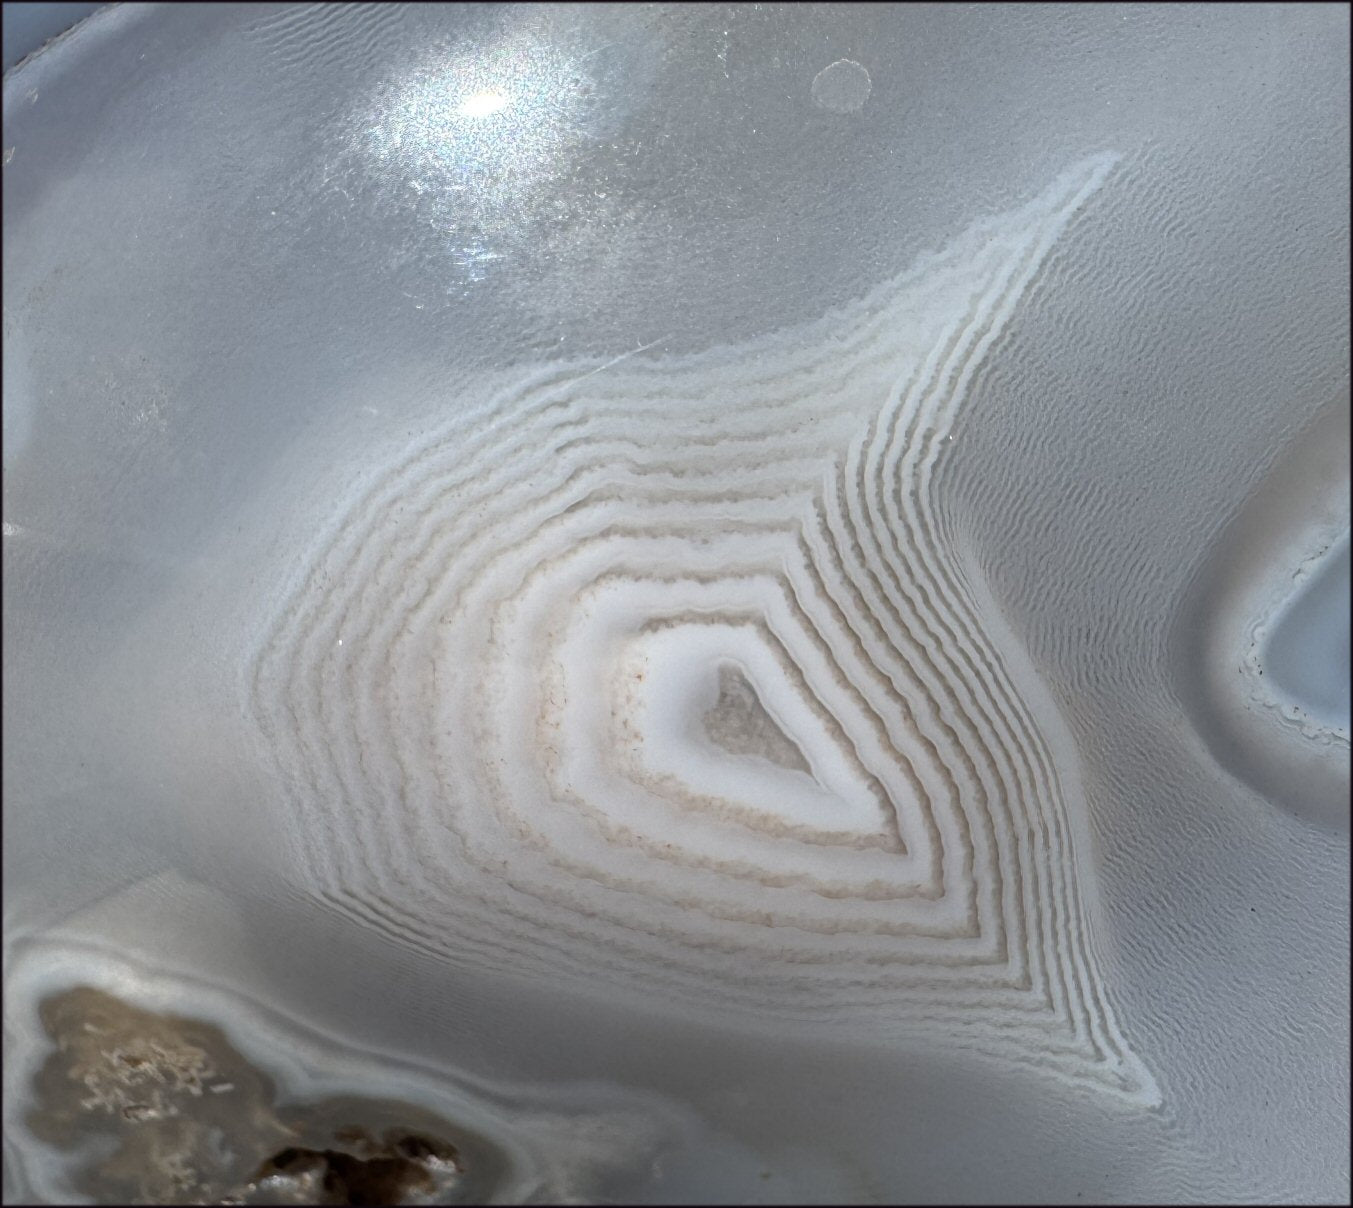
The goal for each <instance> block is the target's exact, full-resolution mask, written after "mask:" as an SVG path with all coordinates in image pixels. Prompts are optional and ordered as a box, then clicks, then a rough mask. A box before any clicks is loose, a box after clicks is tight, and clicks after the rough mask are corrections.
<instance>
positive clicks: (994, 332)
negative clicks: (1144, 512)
mask: <svg viewBox="0 0 1353 1208" xmlns="http://www.w3.org/2000/svg"><path fill="white" fill-rule="evenodd" d="M1113 163H1114V160H1113V157H1109V156H1101V157H1096V158H1094V159H1091V160H1088V161H1086V162H1084V163H1081V164H1079V165H1077V166H1075V167H1073V168H1072V169H1070V170H1068V171H1067V172H1066V173H1065V174H1063V175H1062V176H1061V177H1060V178H1059V179H1058V180H1057V181H1056V182H1054V184H1053V185H1052V186H1050V187H1049V188H1048V189H1047V190H1046V191H1045V192H1044V193H1043V194H1042V195H1041V196H1039V197H1038V198H1036V199H1035V200H1034V201H1032V202H1030V203H1029V204H1028V205H1026V206H1024V207H1022V208H1020V209H1018V210H1016V211H1013V212H1011V213H1009V214H1006V215H1004V216H1001V217H999V218H996V219H992V220H988V221H984V222H982V223H979V224H976V225H975V226H973V227H972V228H971V229H970V230H969V231H968V232H967V233H966V234H964V235H963V236H962V237H960V238H959V239H957V240H956V241H955V242H954V243H953V244H952V245H951V246H950V247H948V248H947V249H945V250H944V251H942V252H940V253H938V254H936V255H934V256H932V257H929V258H928V259H926V260H925V261H924V262H922V263H920V264H918V265H917V266H916V267H915V268H914V269H913V270H911V271H910V272H908V273H907V274H905V275H904V276H903V277H902V278H901V279H899V280H896V281H893V282H891V283H889V284H888V285H887V286H886V287H883V288H880V289H879V290H876V291H875V292H874V293H872V294H871V295H870V296H869V297H868V298H866V299H865V300H864V301H862V302H860V303H858V304H856V305H854V306H852V307H851V308H849V309H848V310H846V311H844V312H842V313H840V314H836V315H832V316H828V317H827V318H825V319H823V320H821V321H820V322H818V323H817V324H814V325H813V326H812V327H811V328H810V329H809V330H807V331H796V332H792V333H789V334H788V335H781V336H777V337H775V338H771V339H767V340H764V341H761V342H758V343H756V344H755V345H753V346H749V347H743V348H738V349H732V350H728V349H725V350H719V351H715V352H711V353H708V354H704V355H701V356H698V357H690V358H682V359H680V360H672V359H668V360H658V359H653V360H651V361H646V362H644V363H640V362H639V360H638V358H635V359H625V360H622V361H621V362H618V363H612V364H608V365H604V366H601V367H599V368H596V369H592V370H589V371H587V372H580V371H579V370H577V369H576V368H570V367H553V368H545V369H542V370H540V371H539V372H537V373H536V374H535V375H534V376H533V377H531V378H530V379H529V380H526V381H524V382H522V383H520V384H519V386H517V387H516V388H515V389H513V390H511V391H509V392H506V393H503V394H500V395H499V396H497V397H493V398H491V399H487V400H484V401H482V402H480V403H478V404H475V403H473V402H472V401H467V402H466V404H465V405H464V407H463V408H460V409H458V414H457V415H456V417H455V418H454V420H452V421H451V422H450V423H448V424H445V425H444V426H443V427H442V428H441V430H440V431H438V432H437V433H436V435H435V436H433V437H431V438H428V439H424V440H422V441H421V442H420V443H419V444H418V446H417V447H415V448H412V449H410V450H409V451H408V453H407V455H406V456H404V457H402V458H401V459H400V460H399V461H398V463H397V464H394V465H391V466H389V467H388V468H387V469H386V470H384V471H383V473H382V474H381V475H380V476H379V477H378V478H377V479H376V480H375V482H374V483H373V484H372V485H370V486H369V487H368V488H366V489H365V490H364V493H363V494H362V496H361V498H360V499H359V500H358V501H356V502H355V503H354V504H353V505H352V506H351V507H350V508H349V509H348V510H347V511H346V512H345V514H344V515H343V516H342V518H341V522H340V523H338V524H337V525H336V527H335V528H334V529H333V530H332V531H331V532H330V534H329V535H328V536H327V537H326V538H325V541H324V544H323V547H322V548H321V550H320V551H319V552H318V553H317V554H316V556H315V557H314V558H313V559H312V560H310V561H308V562H307V563H306V564H305V565H304V566H303V567H302V568H300V570H299V571H298V573H297V577H296V580H295V583H294V585H293V590H292V593H291V595H290V598H289V600H288V602H287V603H286V605H285V607H284V608H283V610H282V611H281V613H280V615H279V616H278V617H277V619H276V622H275V625H274V626H273V628H272V629H271V631H270V633H269V634H268V636H267V638H266V640H265V642H264V643H263V645H262V647H261V649H260V652H259V655H258V658H257V660H256V662H255V664H254V666H253V669H252V683H251V692H252V700H253V705H254V709H255V712H256V716H257V719H258V723H259V725H260V727H261V728H262V731H263V733H264V735H265V736H266V739H267V742H268V744H269V747H270V749H271V751H272V752H274V754H275V757H276V760H277V766H278V771H279V773H280V775H281V776H282V778H283V782H284V784H285V786H286V794H287V800H288V802H289V803H290V806H291V808H292V809H293V810H294V817H295V822H296V834H297V837H298V838H297V842H298V846H299V848H300V849H301V850H302V851H304V853H305V858H306V860H307V861H308V864H307V867H306V868H305V869H304V873H305V875H306V876H307V877H308V878H309V883H310V884H312V885H313V887H314V888H315V891H316V892H317V893H319V894H321V895H322V896H323V897H325V898H326V899H327V900H328V901H329V902H330V903H331V904H332V905H333V906H334V907H335V908H337V909H340V910H342V911H345V912H347V913H348V914H350V915H351V916H352V917H353V918H354V919H357V920H359V921H360V922H362V923H363V924H365V925H367V926H370V927H373V928H377V929H379V930H381V931H383V932H385V933H387V934H388V935H389V936H391V937H392V938H393V939H395V940H397V941H399V942H402V943H408V944H414V945H417V946H420V947H422V948H425V949H427V950H430V951H433V952H436V953H439V954H442V955H444V956H446V957H448V958H451V959H456V960H464V961H480V962H484V963H486V964H490V965H492V966H493V967H495V968H504V967H507V968H510V969H513V970H515V971H517V972H519V973H522V974H526V975H530V976H536V977H550V978H559V979H565V980H568V981H570V982H573V983H578V982H582V983H585V984H588V985H590V986H591V987H592V988H593V989H596V988H597V987H598V986H605V987H606V990H607V993H614V992H617V991H619V990H621V989H628V990H630V991H632V992H634V993H636V994H644V995H647V996H648V997H650V998H660V999H661V1000H663V1001H664V1002H665V1003H667V1004H669V1005H671V1006H674V1007H680V1008H684V1009H689V1010H690V1011H693V1012H697V1013H707V1014H716V1015H718V1016H719V1017H721V1018H724V1019H729V1018H742V1019H756V1020H762V1021H773V1020H784V1021H797V1022H809V1023H811V1024H812V1025H814V1026H819V1027H838V1028H840V1029H842V1030H843V1031H845V1032H848V1033H849V1032H854V1033H857V1034H858V1033H865V1032H867V1033H868V1034H870V1035H875V1036H877V1035H879V1034H886V1035H889V1036H891V1037H894V1038H897V1039H899V1040H911V1039H924V1040H925V1041H926V1042H927V1043H941V1044H946V1045H950V1046H953V1047H956V1048H961V1049H964V1050H968V1051H971V1052H974V1053H979V1054H983V1055H985V1056H986V1057H988V1058H993V1059H997V1060H1000V1061H1004V1062H1015V1063H1019V1064H1021V1065H1024V1066H1026V1067H1030V1068H1033V1069H1037V1070H1040V1071H1045V1072H1047V1073H1048V1074H1049V1075H1050V1076H1053V1077H1057V1078H1062V1079H1068V1080H1071V1081H1073V1082H1078V1083H1084V1082H1086V1081H1089V1082H1091V1083H1094V1084H1096V1085H1098V1086H1101V1087H1104V1088H1106V1089H1109V1090H1112V1091H1114V1092H1116V1093H1121V1094H1123V1095H1127V1096H1129V1097H1133V1098H1136V1099H1139V1100H1146V1101H1154V1099H1155V1096H1156V1091H1155V1088H1154V1083H1153V1081H1152V1079H1151V1077H1150V1075H1149V1074H1148V1073H1147V1071H1146V1070H1145V1069H1144V1068H1143V1067H1142V1065H1141V1064H1140V1062H1139V1061H1138V1060H1137V1059H1136V1058H1135V1057H1134V1056H1133V1055H1132V1054H1131V1053H1130V1052H1129V1050H1128V1049H1127V1047H1126V1045H1125V1044H1124V1042H1123V1040H1122V1038H1121V1037H1120V1035H1119V1034H1118V1031H1117V1028H1116V1025H1115V1023H1114V1019H1113V1015H1112V1012H1111V1009H1110V1007H1109V1004H1108V1002H1107V1000H1106V996H1105V991H1104V989H1103V987H1102V984H1101V978H1100V976H1099V974H1098V973H1097V971H1096V962H1095V954H1094V949H1093V943H1092V937H1091V935H1090V933H1089V921H1088V917H1087V911H1086V907H1085V901H1084V892H1085V891H1084V890H1083V888H1082V884H1081V882H1082V880H1083V878H1084V877H1085V875H1086V873H1087V868H1086V864H1085V858H1086V853H1084V852H1083V851H1079V850H1077V844H1076V841H1075V838H1074V835H1073V825H1072V816H1071V814H1070V809H1071V807H1072V805H1073V804H1075V803H1072V802H1069V801H1068V800H1067V794H1066V791H1065V789H1064V787H1063V779H1062V776H1060V775H1059V770H1058V767H1057V766H1056V763H1055V762H1054V759H1053V756H1052V751H1051V746H1050V743H1049V741H1048V740H1047V738H1046V736H1045V730H1046V725H1047V724H1048V719H1040V718H1036V717H1035V716H1034V715H1033V712H1032V709H1031V706H1030V705H1029V703H1028V702H1027V701H1026V700H1025V699H1024V697H1023V696H1022V695H1021V693H1020V691H1019V690H1018V689H1017V686H1016V683H1015V678H1014V676H1013V674H1012V673H1011V672H1010V671H1009V670H1008V669H1007V660H1005V659H1003V657H1002V654H1001V651H1000V650H998V649H997V648H996V646H995V644H994V642H993V640H992V638H991V637H990V636H989V630H990V628H991V626H990V624H989V618H986V617H984V615H983V613H982V610H981V607H980V606H979V604H978V603H977V598H976V596H975V595H974V592H973V590H972V588H971V585H970V584H969V582H968V581H967V579H966V578H965V576H964V573H963V572H962V571H961V569H960V567H959V563H958V559H957V558H956V556H955V551H954V549H953V548H952V544H951V543H950V542H949V541H948V540H947V539H946V537H945V535H944V532H943V529H942V525H941V523H940V520H939V518H938V517H937V516H936V514H935V512H934V509H933V506H932V503H931V501H932V498H933V487H934V482H935V479H936V476H937V475H939V474H941V473H942V469H943V455H944V452H945V450H946V448H947V447H948V445H949V441H950V440H951V439H952V436H953V425H954V420H955V417H956V415H957V414H958V412H959V410H960V408H961V406H962V403H963V399H964V395H965V391H966V389H967V385H968V382H969V379H970V376H971V374H972V373H973V372H974V370H975V368H976V367H977V366H978V364H979V363H980V362H981V361H982V360H983V358H984V357H985V356H986V355H987V353H988V351H989V350H990V348H991V346H992V344H993V342H994V341H995V340H996V339H997V338H998V336H999V335H1000V333H1001V332H1002V330H1003V329H1004V327H1005V326H1006V324H1007V322H1008V319H1009V316H1010V314H1011V313H1012V310H1013V308H1014V307H1015V305H1016V304H1017V302H1018V300H1019V298H1020V296H1021V295H1022V294H1023V292H1024V291H1025V290H1026V289H1027V288H1028V287H1029V285H1030V282H1031V281H1032V280H1033V279H1034V277H1035V276H1036V274H1037V273H1038V271H1039V268H1040V265H1041V264H1042V263H1043V261H1044V259H1045V257H1046V255H1047V252H1048V250H1049V249H1050V248H1051V246H1052V244H1053V243H1054V241H1055V240H1056V239H1057V237H1058V235H1059V234H1060V233H1061V232H1062V231H1063V229H1064V228H1065V226H1066V224H1067V222H1068V221H1069V220H1070V219H1071V217H1072V215H1073V214H1074V213H1075V212H1076V211H1077V210H1078V209H1079V208H1080V206H1081V205H1082V203H1083V202H1084V201H1085V200H1086V199H1087V198H1088V197H1089V196H1090V195H1091V194H1092V193H1093V192H1094V191H1095V190H1096V189H1097V188H1099V187H1100V185H1101V184H1102V183H1103V181H1104V180H1105V178H1106V176H1107V175H1108V174H1109V172H1110V171H1111V169H1112V167H1113ZM603 370H604V372H603ZM1054 720H1055V719H1054Z"/></svg>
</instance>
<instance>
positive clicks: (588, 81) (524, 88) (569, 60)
mask: <svg viewBox="0 0 1353 1208" xmlns="http://www.w3.org/2000/svg"><path fill="white" fill-rule="evenodd" d="M557 23H558V22H557V20H556V21H554V22H553V24H557ZM551 24H552V22H551V20H550V19H548V14H546V15H545V16H540V15H538V14H537V13H535V12H532V11H529V10H528V11H526V12H525V13H523V14H522V15H521V16H519V17H515V18H514V19H513V22H512V24H511V25H510V27H509V28H507V29H506V30H504V31H503V32H502V33H501V35H500V36H499V38H498V39H497V41H496V43H495V44H494V45H492V46H491V47H489V48H488V49H478V50H476V51H475V52H474V53H469V54H467V53H459V54H458V53H456V52H454V51H451V52H449V53H448V52H447V51H446V50H439V51H438V52H435V53H429V54H428V55H427V56H426V57H425V58H424V59H423V61H422V62H421V63H419V64H417V65H415V66H413V67H411V68H410V69H409V70H408V71H407V72H405V73H404V74H403V75H402V76H401V77H400V78H399V79H397V80H393V81H391V82H390V83H389V84H387V85H386V86H385V87H383V88H382V89H381V90H380V91H379V92H378V94H377V95H376V96H375V97H374V98H373V99H372V101H370V102H368V104H369V105H370V108H369V109H368V110H367V113H366V115H365V119H364V120H363V121H362V122H361V125H360V127H359V129H360V130H361V135H360V137H359V139H358V141H357V142H356V144H354V147H353V150H354V152H355V154H356V155H357V156H358V157H359V158H360V161H361V165H362V171H363V174H364V175H367V176H374V177H375V178H376V179H377V180H378V181H379V185H378V188H379V190H380V193H381V195H382V197H383V198H384V200H385V201H386V202H387V203H388V204H392V205H393V206H394V208H395V210H396V211H397V213H399V214H400V215H401V216H402V217H403V218H405V219H407V218H408V217H413V218H415V220H416V221H417V222H418V224H419V225H420V226H425V227H426V226H431V227H432V228H434V229H435V230H436V232H437V238H438V241H439V243H440V245H441V247H442V250H443V252H444V254H445V259H444V260H443V261H442V265H443V268H444V270H445V271H446V272H447V274H448V277H447V279H446V280H445V281H444V285H445V287H446V288H447V290H448V292H457V291H458V290H459V289H461V288H463V287H464V286H466V285H470V284H473V283H476V282H478V281H481V280H483V279H484V276H485V270H486V266H487V265H488V264H489V263H491V262H493V261H494V260H499V259H503V258H505V253H506V252H508V251H510V247H509V245H512V244H515V243H516V242H517V241H519V240H521V239H522V238H524V237H525V235H526V233H527V232H528V231H529V230H530V229H531V228H532V227H533V226H534V225H535V223H536V221H537V220H538V219H539V218H541V217H542V216H543V213H542V207H547V208H548V213H549V214H550V215H551V216H553V215H555V214H556V211H557V210H558V204H557V202H558V189H557V188H556V189H552V188H551V187H550V186H552V185H557V184H558V183H559V182H560V180H561V179H562V178H564V177H565V176H566V175H567V173H568V171H569V168H570V165H571V162H572V156H571V154H570V152H571V151H573V150H575V149H576V148H577V147H578V146H579V144H580V143H581V142H583V141H584V140H585V139H586V137H587V133H586V130H585V128H584V127H585V124H586V122H587V119H588V116H589V113H590V112H591V102H592V99H593V96H594V93H595V82H594V80H593V79H592V78H591V77H590V75H589V74H588V73H587V71H586V70H585V69H584V67H583V66H582V60H583V59H584V58H585V57H586V48H587V46H588V42H589V41H592V40H593V38H592V35H590V34H589V32H588V31H587V30H586V29H585V28H581V27H575V28H572V29H570V30H568V31H561V30H558V29H552V28H550V26H551Z"/></svg>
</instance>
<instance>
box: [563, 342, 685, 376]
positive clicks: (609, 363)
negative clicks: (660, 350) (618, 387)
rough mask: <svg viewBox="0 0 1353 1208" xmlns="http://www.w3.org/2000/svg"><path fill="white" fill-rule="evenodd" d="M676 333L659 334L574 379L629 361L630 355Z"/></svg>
mask: <svg viewBox="0 0 1353 1208" xmlns="http://www.w3.org/2000/svg"><path fill="white" fill-rule="evenodd" d="M675 334H676V333H675V332H671V331H669V332H668V333H667V334H666V335H665V336H659V337H658V338H657V339H656V340H650V341H649V342H648V343H647V344H641V345H640V346H639V347H638V348H632V349H630V351H629V352H622V353H621V354H620V355H619V356H618V357H613V358H612V359H611V360H609V361H607V362H606V364H604V365H598V366H597V367H596V368H595V369H589V370H588V371H587V372H586V373H584V374H582V375H581V376H580V377H577V378H575V379H574V381H575V382H581V381H584V380H585V379H587V378H590V377H595V376H596V375H597V374H599V373H601V372H602V371H603V370H606V369H611V368H614V367H615V366H616V365H619V364H620V362H621V361H627V360H629V358H630V357H633V356H638V355H639V354H640V353H641V352H647V351H648V350H649V349H650V348H652V347H653V346H654V345H656V344H661V343H662V342H663V341H664V340H670V339H671V338H672V336H674V335H675Z"/></svg>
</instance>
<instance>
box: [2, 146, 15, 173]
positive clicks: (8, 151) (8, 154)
mask: <svg viewBox="0 0 1353 1208" xmlns="http://www.w3.org/2000/svg"><path fill="white" fill-rule="evenodd" d="M13 158H14V148H13V147H6V148H5V158H4V165H5V167H6V168H8V167H9V161H10V160H12V159H13Z"/></svg>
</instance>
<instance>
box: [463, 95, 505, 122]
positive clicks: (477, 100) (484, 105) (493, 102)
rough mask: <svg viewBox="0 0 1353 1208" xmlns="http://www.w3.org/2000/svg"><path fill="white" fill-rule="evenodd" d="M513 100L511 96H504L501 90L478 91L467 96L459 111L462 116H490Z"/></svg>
mask: <svg viewBox="0 0 1353 1208" xmlns="http://www.w3.org/2000/svg"><path fill="white" fill-rule="evenodd" d="M511 100H512V98H511V97H509V96H504V95H503V94H502V93H501V92H476V93H475V94H474V96H471V97H466V98H465V100H463V101H462V102H461V103H460V109H459V113H460V114H461V116H462V117H488V116H489V114H491V113H497V112H498V110H500V109H502V108H503V107H504V106H505V105H507V104H508V103H509V102H510V101H511Z"/></svg>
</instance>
